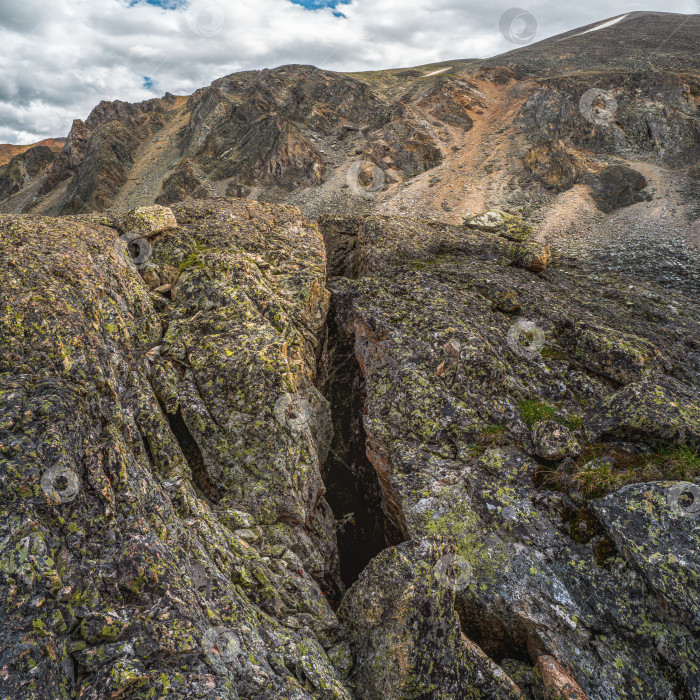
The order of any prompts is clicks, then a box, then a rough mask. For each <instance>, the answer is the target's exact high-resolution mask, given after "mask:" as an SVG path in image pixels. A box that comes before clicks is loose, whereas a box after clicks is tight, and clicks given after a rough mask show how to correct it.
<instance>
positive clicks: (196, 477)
mask: <svg viewBox="0 0 700 700" xmlns="http://www.w3.org/2000/svg"><path fill="white" fill-rule="evenodd" d="M163 413H164V414H165V417H166V418H167V420H168V425H170V431H171V432H172V434H173V436H174V437H175V440H177V444H178V445H179V446H180V450H181V451H182V454H183V455H184V457H185V461H186V462H187V465H188V466H189V468H190V472H191V473H192V481H193V482H194V484H195V486H196V488H197V489H199V491H200V492H201V493H202V495H203V496H204V497H206V498H208V499H209V500H210V501H211V502H212V503H214V504H216V503H218V501H219V495H218V493H217V490H216V488H215V487H214V485H213V484H212V482H211V479H210V478H209V474H208V473H207V469H206V466H205V465H204V456H203V455H202V451H201V450H200V449H199V445H198V444H197V441H196V440H195V439H194V437H193V436H192V433H191V432H190V429H189V428H188V427H187V423H185V419H184V418H183V416H182V411H180V410H179V409H178V411H177V413H168V412H167V411H166V410H165V409H163Z"/></svg>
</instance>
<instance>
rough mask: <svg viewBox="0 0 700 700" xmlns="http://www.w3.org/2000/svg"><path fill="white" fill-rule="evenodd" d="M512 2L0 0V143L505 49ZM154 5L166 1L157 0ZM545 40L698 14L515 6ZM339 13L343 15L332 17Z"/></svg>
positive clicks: (537, 2) (606, 2)
mask: <svg viewBox="0 0 700 700" xmlns="http://www.w3.org/2000/svg"><path fill="white" fill-rule="evenodd" d="M512 1H513V0H503V1H500V0H496V1H495V2H494V1H491V2H482V1H480V0H408V1H404V0H352V1H351V2H350V3H349V4H342V5H338V7H337V8H336V10H335V11H334V10H333V9H331V8H321V9H317V10H313V11H311V10H307V9H305V8H304V7H301V6H300V5H298V4H295V3H292V2H290V0H196V1H194V2H186V1H184V0H172V1H171V2H170V3H169V4H170V5H171V9H165V8H163V7H158V6H157V5H155V4H151V3H148V2H146V1H145V0H139V1H134V0H22V1H21V2H17V0H0V46H2V61H1V62H0V142H5V143H30V142H33V141H36V140H39V139H42V138H46V137H49V136H65V135H66V134H67V133H68V131H69V129H70V125H71V122H72V120H73V119H74V118H82V119H84V118H85V117H87V115H88V114H89V112H90V110H91V109H92V108H93V107H94V106H95V105H96V104H97V103H98V102H99V101H100V100H114V99H120V100H126V101H131V102H133V101H139V100H144V99H148V98H151V97H156V96H160V95H162V94H164V93H165V92H173V93H175V94H189V93H191V92H193V91H194V90H196V89H197V88H198V87H202V86H203V85H207V84H209V83H210V82H211V81H212V80H215V79H216V78H219V77H221V76H224V75H227V74H229V73H232V72H235V71H239V70H249V69H256V68H265V67H274V66H278V65H282V64H286V63H311V64H314V65H317V66H319V67H321V68H326V69H329V70H338V71H347V70H372V69H381V68H390V67H400V66H414V65H422V64H425V63H431V62H436V61H443V60H447V59H455V58H483V57H487V56H492V55H495V54H498V53H501V52H504V51H508V50H510V49H513V48H516V47H515V46H514V45H513V43H509V41H508V40H507V39H506V38H505V37H504V36H503V35H502V33H501V32H500V31H499V20H500V18H501V16H502V15H503V13H504V12H505V11H507V10H509V9H511V8H512V7H513V5H512V4H511V3H512ZM162 4H168V3H167V2H163V3H162ZM519 6H520V7H522V8H523V9H524V10H527V11H528V12H529V13H531V14H532V15H533V16H534V17H535V19H536V21H537V33H536V35H535V36H534V40H539V39H544V38H546V37H547V36H552V35H555V34H558V33H560V32H564V31H568V30H570V29H574V28H576V27H579V26H584V25H587V24H590V23H592V22H596V21H603V20H605V19H608V18H610V17H613V16H615V15H618V14H623V13H625V12H631V11H636V10H654V11H664V12H679V13H693V12H698V0H665V1H664V2H663V3H662V2H660V0H656V1H654V0H651V1H650V2H641V3H629V2H615V1H614V0H613V2H611V1H610V0H589V2H587V3H578V4H570V3H561V2H559V0H523V2H522V3H521V4H519ZM341 13H342V16H338V15H339V14H341Z"/></svg>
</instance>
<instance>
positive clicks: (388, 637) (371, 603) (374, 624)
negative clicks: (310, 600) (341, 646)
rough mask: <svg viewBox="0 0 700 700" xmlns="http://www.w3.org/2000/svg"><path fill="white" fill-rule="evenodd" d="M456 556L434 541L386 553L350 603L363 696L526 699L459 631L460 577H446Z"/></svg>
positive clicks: (347, 611)
mask: <svg viewBox="0 0 700 700" xmlns="http://www.w3.org/2000/svg"><path fill="white" fill-rule="evenodd" d="M453 557H454V554H453V553H452V552H451V551H450V547H449V546H447V545H446V544H445V543H444V542H443V543H440V542H436V541H433V540H420V541H417V542H406V543H404V544H401V545H399V546H398V547H392V548H390V549H386V550H384V551H383V552H382V553H381V554H380V555H379V556H377V557H376V558H375V559H373V560H372V562H371V563H370V565H369V566H368V567H367V568H366V569H365V570H364V571H363V572H362V575H361V576H360V578H359V580H358V581H357V582H355V584H354V585H353V586H352V587H351V588H350V590H349V591H348V593H347V594H346V596H345V597H344V598H343V603H342V605H341V608H340V611H339V615H340V617H341V619H342V620H343V621H344V622H345V624H346V626H347V629H348V636H347V640H348V642H349V643H350V646H351V648H352V650H353V652H354V655H355V667H354V669H353V672H352V674H351V676H350V680H351V681H352V683H353V685H354V687H355V691H356V694H357V697H360V698H364V699H365V700H404V699H408V698H420V697H429V698H434V699H435V700H448V699H451V698H479V697H484V696H486V697H490V698H520V697H522V695H521V694H520V692H519V690H518V688H517V687H516V686H515V684H513V683H512V681H510V679H508V678H507V676H506V675H505V674H503V673H501V674H498V673H497V668H496V667H495V665H494V664H493V663H492V662H491V661H490V660H489V659H488V657H486V655H485V654H483V652H480V651H479V650H478V648H477V647H475V645H473V644H469V643H468V641H467V640H465V639H464V637H463V635H462V633H461V631H460V628H459V620H458V619H457V615H456V614H455V609H454V590H455V586H454V584H455V579H450V577H449V576H448V575H447V573H448V572H447V571H446V569H447V567H449V565H450V563H451V561H452V558H453ZM456 577H457V580H459V578H458V577H459V573H457V574H456Z"/></svg>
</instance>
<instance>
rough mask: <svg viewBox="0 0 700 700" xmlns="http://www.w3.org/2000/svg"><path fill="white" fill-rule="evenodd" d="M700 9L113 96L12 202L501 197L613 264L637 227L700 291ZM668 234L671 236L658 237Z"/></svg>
mask: <svg viewBox="0 0 700 700" xmlns="http://www.w3.org/2000/svg"><path fill="white" fill-rule="evenodd" d="M699 22H700V17H699V16H697V15H689V16H683V15H672V14H664V13H631V14H629V15H627V16H625V17H624V18H623V19H622V20H621V21H619V22H616V23H614V24H612V25H610V26H604V28H602V29H599V30H597V31H587V30H588V29H591V28H595V26H597V25H592V27H584V28H582V29H581V30H576V31H574V32H569V33H567V34H564V35H561V36H559V37H553V38H551V39H547V40H545V41H543V42H539V43H537V44H533V45H532V46H527V47H523V48H520V49H517V50H515V51H512V52H510V53H508V54H504V55H503V56H499V57H496V58H492V59H488V60H484V61H455V62H447V63H443V64H437V65H435V66H423V67H421V68H413V69H402V70H392V71H379V72H374V73H360V74H352V75H342V74H336V73H330V72H328V71H322V70H319V69H316V68H312V67H309V66H286V67H282V68H277V69H274V70H263V71H249V72H245V73H239V74H234V75H231V76H228V77H226V78H222V79H221V80H218V81H215V82H214V83H213V84H212V85H211V86H210V87H208V88H203V89H201V90H198V91H197V92H196V93H195V94H194V95H192V96H191V97H189V98H183V97H174V96H170V95H166V96H165V97H164V98H162V99H155V100H149V101H148V102H145V103H141V104H137V105H128V104H125V103H120V102H115V103H103V104H101V105H99V106H98V107H96V108H95V110H94V111H93V113H92V114H91V115H90V117H89V118H88V120H87V121H86V122H85V123H82V122H76V123H75V124H74V126H73V129H72V131H71V134H70V135H69V137H68V141H67V143H66V146H65V148H64V151H63V152H62V153H61V154H59V155H58V156H56V157H55V158H54V159H53V160H50V159H49V158H48V157H47V158H46V159H44V160H42V161H41V162H40V163H38V164H36V165H35V166H34V167H33V168H29V170H27V168H26V167H25V166H24V164H23V161H22V158H24V157H26V156H18V160H16V161H15V162H14V164H8V165H7V166H6V167H5V168H4V170H0V211H5V212H8V213H12V212H14V213H19V212H22V211H24V212H30V211H31V212H34V213H40V214H59V213H69V212H86V211H100V210H103V209H105V208H108V207H111V208H115V209H121V210H125V209H129V208H131V207H134V206H139V205H146V204H152V203H154V202H159V203H163V204H167V203H170V202H173V201H177V200H179V199H182V198H187V197H199V196H204V195H207V196H221V195H225V194H229V195H235V196H245V197H249V198H252V199H257V200H261V201H270V202H288V203H292V204H296V205H298V206H300V207H301V208H302V210H303V211H304V212H305V213H307V214H308V215H311V216H318V215H322V214H325V213H333V214H338V213H348V214H352V213H360V212H369V211H376V212H379V213H386V214H391V215H399V216H402V215H406V214H407V213H412V214H420V215H421V216H427V217H430V218H434V219H436V220H440V221H443V222H445V223H459V222H460V221H461V220H462V218H463V217H465V216H468V215H469V214H472V213H474V212H478V211H483V210H485V209H487V208H493V207H496V208H501V209H506V210H508V211H511V212H513V213H521V214H524V215H526V216H527V217H528V218H529V219H530V220H531V221H534V222H535V223H537V224H538V225H539V229H540V232H539V234H538V235H539V236H540V239H541V240H542V241H544V242H548V243H550V244H551V245H553V246H554V247H555V251H556V252H557V253H558V254H563V255H571V254H573V253H575V255H576V257H579V258H583V259H587V260H589V261H591V262H592V263H594V264H598V265H603V266H608V265H617V264H619V262H617V261H618V258H619V256H618V252H617V251H615V250H614V248H611V247H610V243H611V242H613V241H616V240H621V239H622V240H626V241H627V243H628V245H626V246H625V247H626V248H627V249H628V254H627V255H626V257H625V256H623V257H624V260H622V261H621V265H620V268H621V269H623V268H625V267H626V268H629V269H631V270H632V271H634V270H638V271H642V270H643V271H646V272H649V271H650V264H649V263H650V260H653V259H658V258H663V259H670V261H671V263H670V264H671V265H672V267H673V268H674V269H673V270H672V271H671V277H669V278H668V279H669V280H671V281H672V282H673V283H676V284H683V285H685V286H686V287H687V288H688V289H690V290H694V291H697V290H698V281H697V275H695V274H694V268H695V265H694V264H692V263H693V261H694V258H693V257H691V258H687V255H690V256H694V255H695V251H696V250H697V246H698V245H700V243H698V240H699V239H700V230H699V229H698V223H697V221H698V217H699V216H700V207H699V206H698V204H697V201H698V187H699V185H698V170H697V167H696V165H695V164H696V163H697V162H698V159H700V117H699V116H698V114H699V113H698V109H699V104H700V73H699V71H698V59H697V51H696V49H697V42H696V37H697V35H698V34H697V32H698V23H699ZM600 24H603V25H605V24H606V22H603V23H600ZM606 110H607V111H606ZM631 171H633V172H631ZM635 227H636V228H638V229H639V230H638V231H637V232H636V233H635V234H634V235H633V236H630V231H632V230H633V229H634V228H635ZM635 241H637V243H635ZM639 241H641V243H639ZM657 244H658V245H661V244H663V245H666V244H668V245H669V246H671V248H667V247H663V245H662V247H661V248H658V250H656V251H655V252H653V253H649V245H651V246H652V247H653V246H655V245H657ZM678 246H680V248H682V249H683V250H684V251H685V250H687V251H689V252H688V253H687V255H686V253H685V252H684V253H683V254H681V256H680V258H681V259H677V258H678V256H677V254H676V253H675V249H676V247H678ZM661 277H662V276H660V277H659V279H661Z"/></svg>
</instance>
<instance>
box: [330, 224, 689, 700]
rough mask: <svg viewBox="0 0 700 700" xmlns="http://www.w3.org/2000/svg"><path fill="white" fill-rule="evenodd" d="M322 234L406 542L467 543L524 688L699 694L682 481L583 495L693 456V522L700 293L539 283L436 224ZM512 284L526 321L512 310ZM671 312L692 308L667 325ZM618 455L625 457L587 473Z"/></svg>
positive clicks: (489, 637)
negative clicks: (450, 237)
mask: <svg viewBox="0 0 700 700" xmlns="http://www.w3.org/2000/svg"><path fill="white" fill-rule="evenodd" d="M322 230H323V232H324V237H325V238H326V242H327V247H328V250H329V256H330V262H329V269H330V270H331V271H334V273H335V274H336V275H338V276H337V277H334V278H332V279H331V282H330V288H331V291H332V292H333V300H332V304H331V318H332V319H333V323H334V324H336V326H337V328H338V334H339V337H341V338H344V339H345V340H344V341H343V342H346V343H347V342H352V343H353V344H354V352H355V356H356V358H357V377H358V378H357V381H356V389H355V391H356V392H357V401H358V404H359V411H360V415H361V416H362V424H363V430H364V441H365V444H366V454H367V458H368V459H369V461H370V462H371V463H372V465H373V466H374V468H375V470H376V472H377V473H378V474H379V475H380V478H379V482H380V484H381V485H382V489H383V498H384V502H385V503H387V504H391V509H390V512H391V514H392V515H393V518H394V521H395V523H396V524H397V526H398V525H401V526H402V527H403V528H404V529H403V531H404V533H405V535H404V536H405V538H406V539H409V540H417V539H418V538H421V537H425V536H428V535H443V536H446V537H449V538H450V539H451V541H452V542H453V544H454V546H455V547H456V551H457V555H458V557H459V561H461V569H460V571H461V572H462V573H461V578H460V571H458V572H457V573H456V574H455V575H454V578H453V579H452V581H450V579H449V578H448V584H450V583H451V584H452V585H451V587H452V588H454V589H456V605H457V610H458V613H459V616H460V620H461V626H462V630H463V631H464V634H465V635H466V636H467V637H468V638H469V639H471V640H472V641H473V642H475V643H476V644H478V645H479V647H480V649H481V650H482V651H483V652H485V653H486V654H487V655H488V656H489V657H490V659H491V660H492V661H494V662H495V663H497V664H498V666H499V667H500V668H501V670H503V671H504V672H506V673H507V675H508V676H509V677H510V678H511V680H513V681H514V682H515V683H516V684H517V685H518V687H519V689H520V691H521V692H523V693H524V694H525V696H526V697H541V696H542V695H540V694H539V693H545V692H546V693H550V695H548V697H549V696H553V697H561V696H562V693H563V696H565V697H581V698H583V697H590V698H593V697H595V698H611V699H612V698H618V697H639V698H646V697H659V698H661V697H664V698H676V697H677V698H680V697H686V695H687V696H689V697H692V696H693V694H696V693H697V692H698V689H699V686H698V682H699V680H700V677H699V676H698V673H697V669H698V662H699V661H700V656H699V654H700V647H698V644H697V636H696V622H695V614H696V612H697V606H696V605H695V603H694V602H693V599H694V597H695V592H696V589H697V580H696V578H695V574H694V573H693V572H694V566H695V564H694V563H693V562H694V554H693V552H694V550H695V547H696V543H695V539H694V538H696V537H697V532H698V527H699V521H698V519H697V518H693V517H681V515H678V510H677V509H676V511H674V510H673V508H672V506H671V505H669V503H670V500H669V499H671V500H672V499H673V494H674V493H675V491H676V490H678V488H679V487H678V484H679V483H682V482H678V481H673V482H661V483H658V482H654V483H648V484H647V483H636V484H632V485H629V486H626V487H624V488H623V489H622V490H621V491H619V492H617V493H611V495H609V496H607V498H604V499H603V500H600V501H589V500H588V497H587V496H586V495H583V493H582V492H583V491H584V489H583V485H584V484H585V483H586V481H585V480H586V479H590V478H591V474H593V475H594V478H597V479H601V481H602V480H603V475H604V474H606V473H607V472H605V471H604V469H611V470H612V473H614V474H615V475H620V476H621V475H622V474H623V473H624V474H625V475H626V476H625V477H624V478H626V479H628V480H631V481H632V482H635V481H637V482H643V481H644V473H645V472H642V471H641V467H640V468H639V471H638V472H636V473H635V472H634V471H629V472H628V471H626V467H625V464H626V462H625V460H626V459H627V460H632V462H630V463H634V464H637V463H639V464H640V465H641V461H640V460H646V461H645V462H644V464H645V465H646V467H645V468H646V469H651V468H652V466H653V468H654V469H655V470H656V471H662V472H663V471H664V470H666V472H667V473H669V474H670V473H671V470H672V466H671V465H672V464H675V462H674V460H675V459H681V455H687V457H688V462H687V465H688V466H689V468H690V471H689V472H688V475H689V476H690V475H692V476H693V478H691V479H690V481H687V483H685V486H684V487H682V488H685V492H684V493H685V495H684V498H686V499H690V502H691V505H688V506H687V507H686V510H687V514H686V515H694V510H693V506H692V498H693V493H694V492H695V491H697V490H698V486H697V474H698V472H697V468H698V460H697V453H696V452H694V449H695V447H694V446H695V438H694V428H693V425H694V421H695V420H696V419H695V414H694V411H695V403H696V398H697V394H698V387H699V386H700V384H699V379H700V366H699V365H698V364H697V349H698V347H699V345H698V341H699V337H698V326H697V319H698V307H697V304H694V303H693V302H692V301H691V300H689V299H688V300H684V299H683V300H682V298H681V297H680V296H679V297H677V298H676V299H675V301H672V297H661V296H657V293H656V290H654V291H653V292H652V290H651V289H649V288H648V287H647V286H645V285H644V284H640V285H639V286H633V287H628V286H625V287H624V288H621V287H620V286H618V284H619V283H617V282H615V280H614V279H605V278H603V277H598V278H596V279H595V280H593V279H590V278H587V277H585V276H579V275H577V274H576V273H572V272H571V271H562V270H559V269H557V267H556V265H555V266H554V267H553V268H550V269H547V271H546V272H544V273H534V272H532V271H530V270H528V269H527V268H525V269H523V268H522V267H517V266H514V265H513V264H512V262H510V261H508V260H507V259H504V258H501V257H499V256H497V255H492V256H485V257H480V256H479V255H478V254H476V252H475V251H474V250H473V249H472V250H469V248H468V244H467V243H466V242H465V243H463V244H462V245H461V247H460V244H458V243H457V242H456V241H455V242H453V243H452V244H450V243H448V242H447V241H446V240H445V237H444V236H445V234H444V233H443V229H441V228H440V227H433V233H432V235H431V234H429V233H428V232H427V229H426V228H424V226H423V225H422V224H420V223H418V222H415V223H413V224H412V223H410V222H408V221H403V222H392V221H385V222H381V225H378V224H377V222H375V221H374V220H372V219H370V220H368V221H360V220H357V219H354V220H346V221H326V222H323V223H322ZM353 232H354V235H355V240H354V242H353V243H352V245H350V244H348V242H347V239H348V238H349V237H352V235H353ZM483 235H486V234H483ZM334 250H337V251H342V254H341V257H340V258H339V260H337V261H336V260H334V258H333V252H332V251H334ZM348 250H350V251H352V255H348V253H347V251H348ZM398 250H401V251H402V255H399V254H396V255H394V251H397V253H398ZM348 260H352V261H357V262H356V263H353V264H351V265H348V266H347V267H345V268H343V266H342V265H340V264H339V263H340V262H341V261H342V262H344V263H347V261H348ZM504 288H507V289H509V290H511V291H512V292H513V293H514V294H515V296H516V297H517V300H518V303H519V308H518V311H517V313H513V312H511V313H508V312H504V311H502V310H500V309H499V304H498V298H499V295H500V293H501V292H500V290H502V289H504ZM611 299H614V300H613V301H611ZM657 304H659V306H657ZM668 304H673V305H675V304H678V308H683V309H684V310H683V312H681V313H680V314H679V315H678V316H675V317H673V319H671V318H669V317H667V316H666V315H663V316H662V315H661V314H662V309H663V308H664V307H665V306H666V305H668ZM655 314H659V315H658V316H655ZM654 317H655V318H658V319H659V320H658V321H653V320H651V319H652V318H654ZM572 318H575V319H576V324H575V325H574V324H572V323H571V319H572ZM662 318H663V320H661V319H662ZM616 329H620V330H616ZM584 348H585V351H584ZM611 378H614V379H611ZM613 416H614V417H613ZM681 425H682V426H684V430H682V429H681ZM608 426H609V427H608ZM620 440H626V441H627V442H625V443H621V442H619V441H620ZM608 450H612V451H613V452H615V454H616V458H615V459H613V458H609V462H604V465H603V467H601V468H600V469H599V470H597V471H596V470H594V469H592V466H593V465H592V464H589V465H588V467H587V468H584V466H583V465H584V463H585V462H586V460H587V459H590V456H589V455H591V454H600V453H603V452H605V453H606V454H607V451H608ZM668 450H672V452H668ZM693 454H694V455H695V456H694V457H693ZM579 455H581V456H579ZM625 455H630V456H628V457H625ZM634 455H636V456H634ZM670 455H671V456H670ZM615 460H617V461H615ZM634 460H637V462H634ZM684 464H685V463H684ZM611 465H612V466H611ZM693 465H695V466H693ZM621 478H622V477H621ZM675 478H676V479H677V478H678V477H675ZM613 491H614V488H613ZM676 500H678V499H676ZM698 502H700V501H698ZM681 503H683V501H682V499H681ZM652 504H653V505H652ZM652 508H653V509H652ZM399 549H400V548H399ZM397 551H398V550H397ZM657 560H658V561H659V564H660V568H659V569H658V570H654V568H653V564H652V563H651V562H653V561H657ZM385 561H386V562H387V563H386V564H385V565H384V566H385V572H384V573H382V572H380V571H377V570H376V568H375V567H379V566H380V564H381V562H385ZM370 571H371V572H372V573H371V574H369V573H366V575H367V576H370V575H371V576H372V577H374V578H376V579H377V580H381V579H382V577H385V578H386V579H387V580H393V579H392V577H393V576H394V574H395V566H394V564H392V563H390V560H389V559H385V558H384V557H382V558H376V559H375V560H374V561H373V562H372V564H371V565H370V567H369V568H368V572H370ZM465 572H467V573H468V575H465ZM363 576H364V575H363ZM363 582H364V578H363V577H361V578H360V580H359V582H358V583H357V584H355V586H354V587H353V588H351V589H350V591H349V592H348V594H347V598H346V600H347V599H348V598H349V599H350V600H352V599H353V597H354V596H359V595H360V591H362V589H363V586H367V585H368V584H367V583H363ZM457 583H459V584H460V585H456V584H457ZM357 586H359V587H360V589H359V591H358V592H356V587H357ZM689 589H693V591H690V590H689ZM660 597H663V598H664V603H663V604H662V605H659V598H660ZM362 644H363V645H364V646H363V649H366V648H367V646H370V647H371V644H370V642H368V641H367V640H366V639H364V640H363V642H362ZM365 653H366V652H365ZM367 663H370V662H367ZM389 666H390V667H391V668H393V667H394V666H392V665H391V664H389ZM356 673H357V674H360V673H361V671H359V670H358V671H356ZM565 691H566V692H565ZM467 696H468V695H467ZM397 697H414V696H412V695H411V694H410V693H407V694H405V695H397ZM484 697H491V695H489V694H488V693H487V694H485V695H484Z"/></svg>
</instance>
